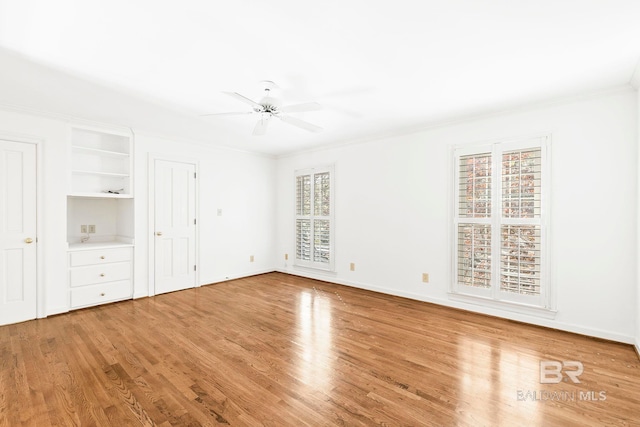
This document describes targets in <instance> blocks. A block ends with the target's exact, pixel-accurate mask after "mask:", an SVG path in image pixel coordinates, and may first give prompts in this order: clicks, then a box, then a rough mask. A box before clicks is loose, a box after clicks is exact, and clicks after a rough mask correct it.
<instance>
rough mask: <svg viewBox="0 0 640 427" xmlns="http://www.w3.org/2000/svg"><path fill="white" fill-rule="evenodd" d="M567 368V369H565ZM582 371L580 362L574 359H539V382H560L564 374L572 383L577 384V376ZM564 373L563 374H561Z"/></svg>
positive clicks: (582, 367)
mask: <svg viewBox="0 0 640 427" xmlns="http://www.w3.org/2000/svg"><path fill="white" fill-rule="evenodd" d="M567 368H569V369H567ZM582 372H584V366H583V365H582V362H578V361H576V360H565V361H562V362H558V361H556V360H541V361H540V384H558V383H560V382H562V379H563V378H564V375H566V376H567V377H568V378H569V379H570V380H571V381H573V382H574V384H579V383H580V380H579V379H578V377H579V376H580V375H581V374H582ZM563 374H564V375H563Z"/></svg>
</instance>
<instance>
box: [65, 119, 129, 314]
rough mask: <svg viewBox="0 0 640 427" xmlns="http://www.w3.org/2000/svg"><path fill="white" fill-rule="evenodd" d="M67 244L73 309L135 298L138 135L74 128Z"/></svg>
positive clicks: (69, 283)
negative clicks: (135, 146)
mask: <svg viewBox="0 0 640 427" xmlns="http://www.w3.org/2000/svg"><path fill="white" fill-rule="evenodd" d="M69 159H70V160H69V163H70V170H69V182H68V191H67V243H68V290H69V307H70V309H77V308H83V307H88V306H92V305H97V304H102V303H106V302H113V301H119V300H123V299H129V298H131V297H132V295H133V281H132V280H133V268H134V263H133V248H134V204H133V137H132V135H131V133H129V132H127V131H126V130H125V131H122V130H110V129H97V128H89V127H81V126H72V127H71V129H70V144H69Z"/></svg>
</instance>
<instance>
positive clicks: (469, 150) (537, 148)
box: [453, 137, 549, 308]
mask: <svg viewBox="0 0 640 427" xmlns="http://www.w3.org/2000/svg"><path fill="white" fill-rule="evenodd" d="M546 145H547V143H546V138H544V137H542V138H534V139H530V140H524V141H514V142H505V143H496V144H492V145H486V146H480V147H478V146H476V147H458V148H456V149H454V161H455V186H454V191H455V196H454V200H455V202H454V203H455V206H454V212H455V214H454V230H453V232H454V235H455V238H454V242H455V249H454V251H453V257H454V262H453V265H454V268H453V269H454V278H455V279H454V285H453V291H454V293H456V294H462V295H472V296H478V297H484V298H485V299H487V298H488V299H491V300H496V301H502V302H516V303H522V304H527V305H532V306H536V307H543V308H549V298H548V297H549V289H548V286H549V284H548V280H546V274H547V267H546V264H545V260H546V254H545V252H546V251H545V247H546V241H545V238H546V234H545V230H546V224H547V221H546V214H547V212H548V206H547V205H546V200H547V197H546V193H547V190H546V188H548V182H547V181H548V176H547V175H548V173H547V170H546V156H547V148H546Z"/></svg>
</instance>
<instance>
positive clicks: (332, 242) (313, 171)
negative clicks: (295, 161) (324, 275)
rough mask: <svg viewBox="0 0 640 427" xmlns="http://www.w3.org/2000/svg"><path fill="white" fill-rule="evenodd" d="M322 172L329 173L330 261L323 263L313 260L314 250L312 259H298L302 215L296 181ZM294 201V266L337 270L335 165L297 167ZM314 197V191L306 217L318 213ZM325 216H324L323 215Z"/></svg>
mask: <svg viewBox="0 0 640 427" xmlns="http://www.w3.org/2000/svg"><path fill="white" fill-rule="evenodd" d="M320 173H329V215H328V220H329V262H328V263H322V262H318V261H313V252H312V255H311V258H312V259H311V260H309V261H306V260H301V259H298V255H297V245H298V243H297V229H296V228H297V221H298V219H300V216H299V215H298V214H297V206H295V205H296V203H297V188H296V182H297V178H298V177H299V176H303V175H311V176H313V175H314V174H320ZM313 182H314V181H313V178H312V179H311V188H312V189H313ZM293 194H294V197H293V199H294V200H293V203H294V208H293V212H294V220H293V229H294V230H293V248H294V250H293V266H294V267H296V268H303V269H310V270H314V271H323V272H335V247H336V246H335V171H334V166H333V165H326V166H316V167H311V168H305V169H297V170H295V171H294V176H293ZM313 202H314V197H313V191H312V194H311V207H310V210H311V215H304V216H305V217H307V216H308V217H310V218H311V219H313V218H314V217H315V216H316V215H315V214H314V204H313ZM323 217H324V216H323ZM311 229H312V239H311V240H312V251H313V225H311Z"/></svg>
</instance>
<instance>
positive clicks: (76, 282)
mask: <svg viewBox="0 0 640 427" xmlns="http://www.w3.org/2000/svg"><path fill="white" fill-rule="evenodd" d="M70 274H71V277H70V284H71V287H76V286H85V285H93V284H98V283H106V282H115V281H118V280H127V279H130V278H131V263H130V262H116V263H113V264H104V265H90V266H87V267H77V268H72V269H71V270H70Z"/></svg>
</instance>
